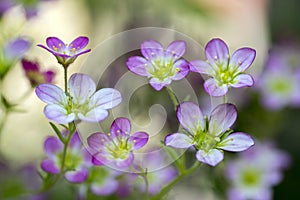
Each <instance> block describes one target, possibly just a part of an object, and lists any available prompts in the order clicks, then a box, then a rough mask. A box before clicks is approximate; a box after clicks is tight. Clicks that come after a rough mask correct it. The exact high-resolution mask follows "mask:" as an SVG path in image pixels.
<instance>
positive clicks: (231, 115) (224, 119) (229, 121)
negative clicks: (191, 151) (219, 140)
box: [208, 103, 237, 136]
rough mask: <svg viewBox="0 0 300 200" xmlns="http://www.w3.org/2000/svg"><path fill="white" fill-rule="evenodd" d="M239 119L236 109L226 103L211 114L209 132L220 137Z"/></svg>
mask: <svg viewBox="0 0 300 200" xmlns="http://www.w3.org/2000/svg"><path fill="white" fill-rule="evenodd" d="M236 118H237V111H236V107H235V106H234V105H233V104H230V103H226V104H220V105H218V106H217V107H216V108H215V109H214V110H213V111H212V113H211V116H210V119H209V128H208V131H209V133H210V134H212V135H214V136H218V135H220V134H221V133H223V132H224V131H226V130H227V129H228V128H230V127H231V126H232V125H233V123H234V122H235V120H236Z"/></svg>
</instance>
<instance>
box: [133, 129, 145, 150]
mask: <svg viewBox="0 0 300 200" xmlns="http://www.w3.org/2000/svg"><path fill="white" fill-rule="evenodd" d="M148 139H149V135H148V134H147V133H145V132H136V133H134V134H133V135H132V136H130V138H129V140H128V142H131V143H133V147H132V150H137V149H140V148H142V147H143V146H145V144H147V142H148Z"/></svg>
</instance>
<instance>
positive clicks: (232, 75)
mask: <svg viewBox="0 0 300 200" xmlns="http://www.w3.org/2000/svg"><path fill="white" fill-rule="evenodd" d="M205 53H206V58H207V61H202V60H194V61H191V62H190V70H191V71H194V72H198V73H200V74H205V75H208V76H210V77H211V78H209V79H207V80H206V81H205V83H204V89H205V91H206V92H207V93H208V94H209V95H211V96H223V95H225V94H226V93H227V92H228V88H229V87H233V88H240V87H247V86H248V87H250V86H252V85H253V84H254V81H253V78H252V77H251V76H250V75H249V74H245V73H244V71H245V70H246V69H248V68H249V67H250V65H251V64H252V62H253V61H254V59H255V56H256V52H255V50H254V49H251V48H246V47H244V48H240V49H238V50H236V51H235V52H234V53H233V55H232V56H231V57H230V55H229V50H228V47H227V45H226V44H225V42H224V41H222V40H221V39H212V40H210V41H209V42H208V43H207V45H206V47H205Z"/></svg>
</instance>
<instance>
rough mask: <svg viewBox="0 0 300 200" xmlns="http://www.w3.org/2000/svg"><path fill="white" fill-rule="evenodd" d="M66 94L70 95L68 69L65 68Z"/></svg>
mask: <svg viewBox="0 0 300 200" xmlns="http://www.w3.org/2000/svg"><path fill="white" fill-rule="evenodd" d="M64 81H65V93H66V94H67V95H68V68H67V67H64Z"/></svg>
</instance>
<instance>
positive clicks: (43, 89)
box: [35, 84, 68, 105]
mask: <svg viewBox="0 0 300 200" xmlns="http://www.w3.org/2000/svg"><path fill="white" fill-rule="evenodd" d="M35 93H36V95H37V96H38V97H39V98H40V99H41V100H42V101H43V102H45V103H48V104H60V105H67V104H68V99H67V96H66V94H65V93H64V91H63V90H62V89H61V88H59V87H57V86H56V85H53V84H40V85H39V86H38V87H37V88H36V89H35Z"/></svg>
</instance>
